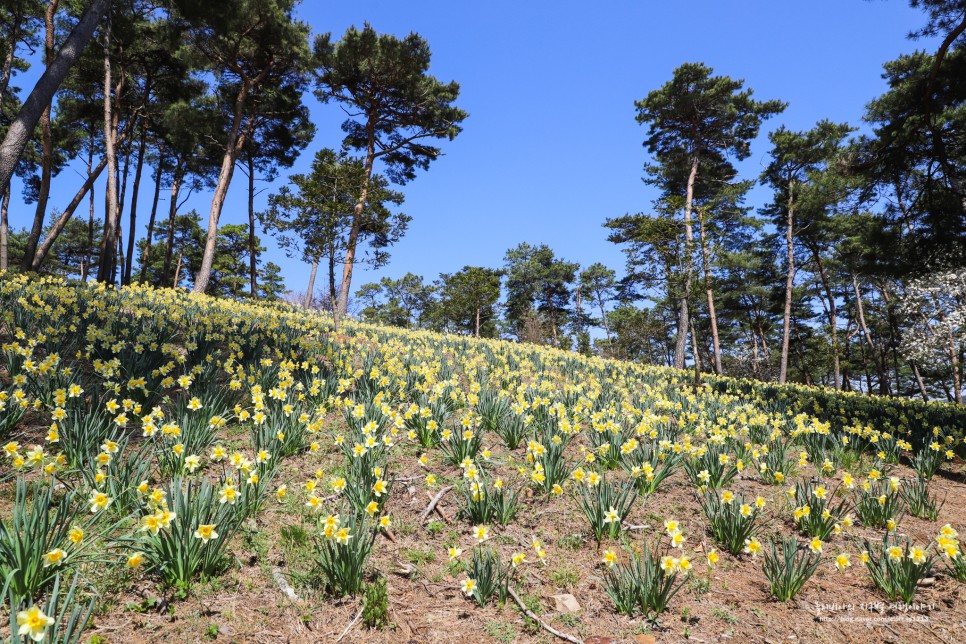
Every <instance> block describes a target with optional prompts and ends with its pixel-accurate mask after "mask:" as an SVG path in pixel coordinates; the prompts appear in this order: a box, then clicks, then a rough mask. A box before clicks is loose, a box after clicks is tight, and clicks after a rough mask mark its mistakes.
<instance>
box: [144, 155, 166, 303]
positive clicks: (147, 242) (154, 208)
mask: <svg viewBox="0 0 966 644" xmlns="http://www.w3.org/2000/svg"><path fill="white" fill-rule="evenodd" d="M163 168H164V151H163V150H162V151H161V154H160V156H159V157H158V175H157V177H155V180H154V201H153V202H152V204H151V215H150V216H149V217H148V231H147V236H146V237H145V239H144V252H143V253H142V254H141V270H140V272H141V274H140V275H139V276H138V283H139V284H144V279H145V277H146V276H147V267H148V264H149V263H150V262H151V241H152V240H153V239H154V220H155V217H156V216H157V214H158V201H159V200H160V198H161V175H162V169H163Z"/></svg>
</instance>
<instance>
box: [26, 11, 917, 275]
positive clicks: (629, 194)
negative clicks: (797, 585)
mask: <svg viewBox="0 0 966 644" xmlns="http://www.w3.org/2000/svg"><path fill="white" fill-rule="evenodd" d="M299 16H300V17H301V19H303V20H305V21H306V22H308V23H309V24H310V25H311V26H312V29H313V31H314V32H316V33H320V32H331V33H332V34H333V36H334V37H336V38H337V37H338V36H339V35H340V34H342V33H343V32H344V31H345V29H346V28H347V27H349V26H350V25H353V24H354V25H358V26H361V25H362V23H363V22H365V21H368V22H370V23H371V24H372V25H373V27H374V28H375V29H376V30H378V31H380V32H390V33H394V34H397V35H399V36H404V35H406V34H407V33H409V32H410V31H416V32H418V33H419V34H421V35H422V36H423V37H425V38H426V39H427V40H428V41H429V43H430V47H431V49H432V52H433V61H432V68H431V72H432V73H433V74H434V75H436V76H437V77H439V78H440V79H441V80H443V81H449V80H456V81H457V82H459V83H460V85H461V88H462V90H461V97H460V100H459V101H458V104H459V105H460V106H461V107H462V108H463V109H465V110H467V111H468V112H469V113H470V117H469V118H468V119H467V120H466V121H465V123H464V131H463V133H462V134H460V135H459V136H458V137H457V138H456V140H454V141H453V142H447V143H444V144H443V149H444V153H445V156H443V157H442V158H440V159H439V160H437V161H436V162H435V163H434V165H433V166H432V167H431V168H430V170H429V171H428V172H424V173H421V174H420V175H419V176H418V177H417V178H416V179H415V180H414V181H412V182H410V183H409V184H407V185H406V186H404V187H403V188H402V190H403V192H404V193H405V195H406V203H405V205H404V208H403V210H404V211H405V212H406V213H407V214H409V215H410V216H412V218H413V221H412V223H411V224H410V228H409V232H408V234H407V236H406V237H405V238H404V239H403V240H402V241H401V242H400V243H399V244H398V245H397V246H396V247H395V248H394V250H393V252H392V261H391V263H390V264H389V266H387V267H385V268H383V269H381V270H379V271H378V272H371V271H364V270H358V269H357V271H356V274H355V276H354V279H353V287H354V288H353V290H355V288H356V287H358V286H359V285H361V284H363V283H365V282H367V281H372V280H374V279H379V278H380V277H382V276H383V275H388V276H390V277H398V276H401V275H403V274H405V273H406V272H413V273H416V274H419V275H422V276H424V277H426V278H427V280H428V281H432V279H435V278H436V277H437V276H438V274H439V273H440V272H453V271H456V270H459V269H460V268H461V267H462V266H464V265H467V264H471V265H482V266H499V265H501V264H502V261H503V256H504V254H505V252H506V250H507V249H508V248H511V247H513V246H516V245H517V244H519V243H520V242H523V241H527V242H530V243H532V244H538V243H546V244H548V245H549V246H550V247H551V248H553V249H554V251H555V252H556V253H557V254H558V255H559V256H561V257H564V258H566V259H568V260H570V261H577V262H580V264H581V265H582V266H587V265H589V264H591V263H594V262H597V261H600V262H603V263H604V264H606V265H608V266H610V267H611V268H614V269H615V270H617V271H618V274H620V273H621V272H622V270H623V264H624V261H623V255H622V254H621V252H620V249H619V248H618V247H616V246H615V245H613V244H611V243H609V242H607V240H606V231H605V230H604V229H603V228H602V227H601V224H602V223H603V221H604V220H605V219H606V218H607V217H613V216H618V215H622V214H624V213H628V212H639V211H647V210H648V209H649V207H650V202H651V199H653V198H654V196H655V194H654V193H653V191H652V190H651V189H650V188H648V187H647V186H645V185H643V184H642V182H641V180H640V178H641V174H642V172H641V167H642V165H643V164H644V163H645V162H646V161H647V156H646V152H645V150H644V149H643V147H642V145H641V143H642V141H643V139H644V137H645V128H644V127H643V126H640V125H638V124H637V123H636V122H635V120H634V115H635V109H634V101H635V100H638V99H641V98H643V97H644V96H645V95H646V94H647V93H648V92H649V91H651V90H652V89H656V88H657V87H659V86H660V85H662V84H663V83H664V82H666V81H667V80H668V79H669V78H670V77H671V73H672V71H673V70H674V68H675V67H677V66H678V65H680V64H681V63H684V62H704V63H705V64H707V65H709V66H711V67H713V68H714V70H715V72H716V73H719V74H726V75H729V76H731V77H733V78H741V79H744V80H745V82H746V86H748V87H751V88H753V89H754V91H755V95H756V97H758V98H760V99H771V98H777V99H781V100H783V101H786V102H788V103H789V107H788V109H787V110H786V111H785V113H784V114H782V115H779V116H778V117H776V118H773V119H772V120H771V121H768V122H766V124H765V126H764V127H763V129H762V136H761V137H760V138H759V140H758V141H756V142H755V143H754V144H753V145H752V154H751V156H750V157H749V158H748V159H747V160H746V161H744V162H743V163H742V164H741V165H740V166H739V167H740V168H741V171H742V176H743V177H744V178H754V177H756V176H757V175H758V173H759V172H760V171H761V168H762V167H763V164H764V163H765V158H766V155H767V152H768V142H767V138H766V137H765V135H766V134H767V132H768V131H770V130H773V129H775V128H777V127H778V126H779V125H786V126H788V127H790V128H793V129H805V128H809V127H811V126H812V125H813V124H814V123H815V122H816V121H817V120H820V119H823V118H829V119H832V120H836V121H848V122H850V123H853V124H859V121H860V119H861V116H862V114H863V109H864V106H865V104H866V103H867V102H868V101H869V100H870V99H872V98H874V97H875V96H877V95H879V94H881V93H882V92H883V91H884V90H885V83H884V81H883V80H882V78H881V69H882V64H883V63H884V62H886V61H888V60H892V59H894V58H896V57H897V56H898V55H899V54H901V53H906V52H910V51H912V50H914V49H916V48H919V47H929V48H934V45H933V43H930V42H912V41H909V40H908V39H907V38H906V35H907V34H908V32H909V31H911V30H913V29H915V28H917V27H918V26H920V25H921V24H922V22H923V17H922V15H921V14H920V12H918V11H915V10H912V9H910V8H909V7H908V4H907V2H904V1H903V0H810V1H809V2H790V1H783V0H724V1H722V0H693V1H692V2H689V3H676V2H658V1H656V0H650V1H645V0H638V1H636V2H631V1H627V0H625V1H606V0H605V1H603V2H598V3H587V2H572V1H571V2H560V1H558V2H545V1H542V0H541V1H533V0H531V1H527V2H519V1H518V2H506V1H503V0H497V1H490V2H478V3H462V2H442V1H435V0H434V1H423V0H414V1H409V2H400V1H398V0H354V1H353V2H339V3H335V2H322V1H319V0H304V2H303V4H302V6H301V7H300V9H299ZM37 68H38V65H35V66H34V69H35V70H36V69H37ZM34 78H35V76H34V74H33V73H29V74H27V75H24V76H22V77H18V78H17V79H16V81H15V84H17V85H19V86H21V87H23V86H26V85H28V84H32V82H33V80H34ZM306 101H307V103H308V105H309V106H310V110H311V118H312V120H313V121H314V122H315V123H316V125H317V127H318V132H317V134H316V137H315V140H314V141H313V142H312V144H311V145H310V146H309V148H308V149H307V150H306V151H305V152H304V153H303V155H302V157H301V158H300V159H299V161H298V162H297V163H296V165H295V166H294V168H293V169H292V170H290V171H285V172H283V173H282V175H281V177H280V178H278V179H276V181H275V182H274V184H272V185H270V186H267V187H268V190H266V191H264V192H262V193H261V194H260V195H259V197H258V198H257V200H256V208H260V207H263V206H264V204H265V201H266V198H267V195H268V194H269V193H270V191H272V190H277V189H278V187H280V186H281V185H283V183H285V182H286V181H287V179H286V177H287V176H288V175H289V174H291V173H294V172H300V171H304V170H306V169H307V167H308V166H309V164H310V162H311V159H312V155H313V154H314V152H315V151H316V150H318V149H319V148H321V147H336V148H337V147H338V146H339V144H340V143H341V134H342V133H341V130H340V129H339V125H340V123H341V122H342V120H343V118H344V116H343V113H342V111H341V110H340V109H339V108H338V107H337V106H336V105H320V104H318V102H317V101H316V100H315V99H314V97H312V96H311V95H308V96H307V97H306ZM80 181H81V179H80V177H79V175H78V173H77V172H74V171H73V169H71V168H68V169H67V170H65V171H64V172H62V173H61V175H60V176H59V177H56V178H55V179H54V181H53V184H52V191H51V200H50V205H49V208H50V209H62V208H63V207H64V205H65V204H66V203H67V202H68V201H69V200H70V198H71V196H72V195H73V193H74V191H75V190H76V188H77V186H78V185H79V183H80ZM264 187H266V186H265V185H262V186H260V188H264ZM151 192H152V191H151V190H150V189H147V190H145V189H143V187H142V190H141V193H142V196H143V203H141V204H140V205H139V211H140V212H141V213H144V214H145V215H146V214H147V212H148V211H149V209H150V203H149V199H150V195H151ZM102 194H103V192H102V188H101V187H100V186H98V196H100V195H102ZM14 195H15V198H14V199H13V200H12V202H11V209H10V217H11V225H12V226H13V227H14V228H22V227H26V226H28V225H29V222H30V220H31V218H32V216H33V206H25V205H23V204H22V202H20V201H19V200H18V199H17V197H18V196H19V195H20V191H19V186H17V187H15V193H14ZM210 198H211V195H210V193H199V194H196V195H193V196H192V197H191V199H190V200H189V202H188V203H187V205H186V206H185V207H184V208H183V211H184V210H188V209H191V208H195V209H197V210H198V211H199V212H200V213H202V215H203V217H205V218H207V212H208V208H209V206H210ZM246 200H247V196H246V181H245V177H244V175H243V174H241V173H240V172H236V173H235V179H234V182H233V184H232V187H231V190H230V192H229V197H228V200H227V202H226V206H225V209H224V211H223V214H222V223H243V222H246V221H247V210H246V208H247V201H246ZM768 200H769V193H768V190H767V189H764V188H758V189H756V190H755V191H754V192H753V193H752V195H751V204H752V205H756V206H757V205H763V204H764V203H766V202H767V201H768ZM102 203H103V202H102V201H101V200H100V199H99V201H98V204H99V206H98V207H99V208H100V207H102V206H100V204H102ZM161 211H162V212H165V211H166V207H165V206H164V205H162V207H161ZM143 225H144V222H143V221H142V222H141V223H140V224H139V226H141V227H143ZM126 234H127V233H126V231H125V237H126ZM264 242H265V244H266V245H267V246H268V247H269V252H268V256H267V258H266V259H270V260H272V261H275V262H277V263H279V264H280V265H281V266H282V269H283V271H282V272H283V275H284V277H285V279H286V283H287V285H288V287H289V288H291V289H293V290H304V288H305V283H306V281H307V278H308V267H306V266H304V265H302V264H301V263H300V262H298V261H296V260H290V259H288V258H286V257H285V255H284V254H283V253H281V252H280V251H278V250H277V248H276V247H275V246H274V244H273V243H272V241H271V239H264Z"/></svg>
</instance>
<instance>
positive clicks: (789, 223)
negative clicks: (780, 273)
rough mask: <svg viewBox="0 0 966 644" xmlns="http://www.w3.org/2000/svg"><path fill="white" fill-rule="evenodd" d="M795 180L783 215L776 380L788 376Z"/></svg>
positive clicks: (793, 270) (793, 273)
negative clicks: (784, 265) (784, 270)
mask: <svg viewBox="0 0 966 644" xmlns="http://www.w3.org/2000/svg"><path fill="white" fill-rule="evenodd" d="M794 191H795V181H794V180H792V181H789V182H788V212H787V213H786V216H785V221H786V224H785V244H786V245H787V246H788V278H787V279H786V281H785V311H784V314H783V315H782V359H781V367H780V368H779V371H778V382H779V383H781V384H784V383H785V380H786V379H787V377H788V345H789V339H790V337H791V329H792V287H793V285H794V283H795V201H794Z"/></svg>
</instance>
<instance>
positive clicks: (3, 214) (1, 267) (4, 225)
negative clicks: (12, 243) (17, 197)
mask: <svg viewBox="0 0 966 644" xmlns="http://www.w3.org/2000/svg"><path fill="white" fill-rule="evenodd" d="M2 199H3V201H2V203H0V271H5V270H7V268H8V267H9V265H10V258H9V257H8V256H7V253H8V252H9V250H8V244H9V239H8V237H9V234H10V232H9V231H10V224H9V222H8V221H7V212H8V210H9V209H10V184H9V183H8V184H7V185H6V186H4V188H3V197H2Z"/></svg>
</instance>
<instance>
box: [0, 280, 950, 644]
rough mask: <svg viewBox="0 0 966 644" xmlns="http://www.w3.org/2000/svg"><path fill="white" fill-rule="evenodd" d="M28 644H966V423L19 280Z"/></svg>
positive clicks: (796, 392) (14, 597)
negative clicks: (964, 642) (964, 640)
mask: <svg viewBox="0 0 966 644" xmlns="http://www.w3.org/2000/svg"><path fill="white" fill-rule="evenodd" d="M0 356H2V358H0V445H2V447H3V453H2V454H0V586H2V597H3V605H2V608H0V619H2V621H3V622H4V625H3V626H0V632H2V633H3V637H4V639H5V640H8V641H13V642H93V643H105V642H157V641H170V642H201V641H223V642H276V641H278V642H438V641H440V642H441V641H445V642H449V643H452V642H485V641H493V642H557V641H560V642H563V641H570V642H586V643H587V644H592V643H596V644H603V643H611V642H631V643H638V644H647V643H649V642H681V641H688V640H690V641H695V642H717V641H727V640H737V641H741V640H744V641H752V642H774V643H777V642H843V641H844V642H914V641H915V642H918V641H936V642H949V643H952V642H958V641H961V637H962V632H963V631H962V628H963V626H964V624H966V601H964V599H966V585H964V584H966V554H964V553H963V545H962V541H961V539H964V538H966V477H964V467H963V455H964V453H966V452H964V449H966V445H964V444H963V431H964V427H966V414H964V413H963V412H962V411H961V409H960V408H958V407H956V406H952V405H947V404H944V403H938V402H929V403H925V402H918V401H910V400H898V399H887V398H874V397H866V396H860V395H856V394H840V393H835V392H829V391H826V390H821V389H816V388H808V387H802V386H794V385H790V386H784V387H780V386H777V385H766V384H762V383H757V382H753V381H742V380H732V379H728V378H715V377H712V376H702V379H701V380H700V381H698V382H696V381H695V376H694V374H693V373H692V372H682V371H675V370H672V369H668V368H664V367H655V366H648V365H642V364H631V363H626V362H619V361H613V360H605V359H602V358H598V357H584V356H579V355H576V354H573V353H568V352H563V351H558V350H554V349H550V348H546V347H537V346H533V345H528V344H518V343H513V342H507V341H495V340H477V339H473V338H467V337H464V336H450V335H438V334H433V333H429V332H423V331H407V330H401V329H394V328H385V327H376V326H369V325H365V324H361V323H358V322H353V321H345V322H344V323H342V324H340V325H339V326H338V328H335V327H334V326H333V323H332V320H331V318H329V317H326V316H324V315H322V314H319V313H318V312H305V311H299V310H295V309H292V308H287V307H284V306H282V305H269V304H260V303H243V302H238V301H232V300H220V299H213V298H207V297H204V296H198V295H193V294H189V293H187V292H184V291H180V290H170V289H169V290H152V289H148V288H140V287H130V288H129V287H125V288H122V289H120V290H114V289H105V288H103V287H102V286H96V285H92V284H80V283H76V282H71V283H68V282H64V281H60V280H55V279H52V278H43V279H37V278H34V279H28V278H26V277H21V276H11V275H6V276H4V277H2V278H0Z"/></svg>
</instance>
